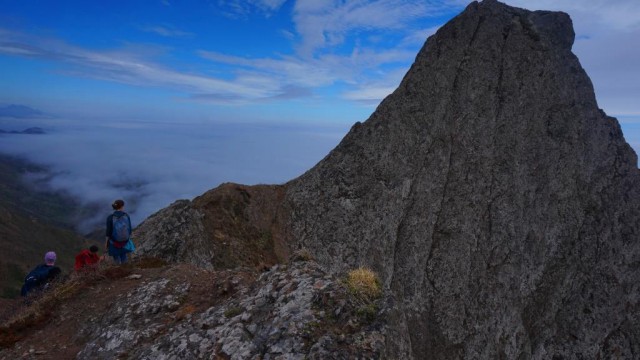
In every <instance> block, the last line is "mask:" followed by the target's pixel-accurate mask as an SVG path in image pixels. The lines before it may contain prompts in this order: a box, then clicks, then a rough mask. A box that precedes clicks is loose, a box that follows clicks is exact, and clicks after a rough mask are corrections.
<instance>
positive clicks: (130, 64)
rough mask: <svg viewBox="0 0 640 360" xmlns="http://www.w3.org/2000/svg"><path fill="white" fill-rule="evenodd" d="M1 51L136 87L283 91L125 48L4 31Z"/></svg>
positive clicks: (249, 94) (232, 95) (255, 95)
mask: <svg viewBox="0 0 640 360" xmlns="http://www.w3.org/2000/svg"><path fill="white" fill-rule="evenodd" d="M0 53H5V54H10V55H21V56H27V57H32V58H39V59H46V60H54V61H58V62H61V63H63V64H67V65H72V66H71V67H69V68H67V69H64V71H65V72H66V73H69V74H74V75H76V76H84V77H91V78H97V79H102V80H109V81H116V82H121V83H125V84H131V85H136V86H160V87H169V88H173V89H179V90H182V91H185V92H187V93H207V94H219V95H221V96H226V97H227V98H229V99H235V100H251V99H262V98H268V97H272V96H276V95H278V94H279V86H278V85H277V84H275V83H273V82H268V81H262V82H256V81H253V79H251V78H249V77H246V78H238V79H235V80H234V81H229V80H225V79H220V78H215V77H211V76H205V75H201V74H197V73H187V72H182V71H177V70H173V69H170V68H166V67H163V66H161V65H160V64H157V63H154V62H153V61H151V60H149V59H146V58H145V57H144V56H141V53H140V51H139V50H135V51H134V50H132V49H131V48H129V49H127V48H122V49H116V50H111V51H98V50H91V49H87V48H82V47H78V46H74V45H70V44H67V43H65V42H63V41H61V40H58V39H41V38H35V37H30V36H28V35H25V34H20V33H15V32H9V31H4V36H3V37H2V39H0Z"/></svg>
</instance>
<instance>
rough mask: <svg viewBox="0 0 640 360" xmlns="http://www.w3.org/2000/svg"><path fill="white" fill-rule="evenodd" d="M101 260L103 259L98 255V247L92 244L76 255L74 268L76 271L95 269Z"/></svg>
mask: <svg viewBox="0 0 640 360" xmlns="http://www.w3.org/2000/svg"><path fill="white" fill-rule="evenodd" d="M100 260H102V258H101V257H100V255H98V247H97V246H95V245H91V247H90V248H89V249H84V250H82V251H80V252H79V253H78V255H76V263H75V265H74V269H75V270H76V271H86V270H91V269H95V268H96V265H97V264H98V263H99V262H100Z"/></svg>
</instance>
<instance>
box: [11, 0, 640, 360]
mask: <svg viewBox="0 0 640 360" xmlns="http://www.w3.org/2000/svg"><path fill="white" fill-rule="evenodd" d="M574 37H575V34H574V32H573V29H572V24H571V20H570V18H569V17H568V15H567V14H565V13H560V12H548V11H534V12H532V11H528V10H524V9H519V8H514V7H510V6H508V5H505V4H502V3H500V2H497V1H495V0H485V1H483V2H482V3H477V2H474V3H471V4H470V5H469V6H467V8H466V9H465V10H464V11H463V12H462V13H461V14H460V15H458V16H457V17H455V18H454V19H452V20H451V21H450V22H448V23H447V24H445V25H444V26H443V27H442V28H441V29H439V30H438V31H437V32H436V34H434V35H432V36H431V37H429V39H427V42H426V43H425V46H424V47H423V48H422V50H421V51H420V52H419V53H418V55H417V56H416V61H415V63H414V64H413V65H412V67H411V68H410V70H409V71H408V73H407V75H406V76H405V77H404V79H403V80H402V82H401V84H400V85H399V87H398V88H397V89H396V90H395V91H394V92H393V93H392V94H391V95H389V96H388V97H387V98H385V99H384V100H383V102H382V103H381V104H380V105H379V106H378V107H377V109H376V110H375V112H374V113H373V114H372V115H371V117H370V118H369V119H368V120H367V121H365V122H363V123H356V124H355V125H354V126H353V127H352V128H351V130H350V131H349V133H348V134H347V135H346V136H345V138H344V139H343V140H342V141H341V143H340V144H339V145H338V146H337V147H336V148H335V149H334V150H332V151H331V152H330V153H329V154H328V155H327V156H326V157H325V158H324V159H323V160H322V161H320V162H319V163H318V164H317V165H316V166H314V167H313V168H312V169H310V170H309V171H307V172H306V173H305V174H303V175H301V176H300V177H298V178H296V179H293V180H291V181H289V182H287V183H286V184H283V185H259V186H244V185H239V184H223V185H222V186H220V187H218V188H216V189H213V190H210V191H208V192H206V193H205V194H203V195H201V196H200V197H197V198H195V199H194V200H192V201H189V200H181V201H177V202H175V203H174V204H172V205H171V206H169V207H167V208H165V209H163V210H161V211H159V212H158V213H156V214H154V215H152V216H150V217H149V218H148V219H147V220H145V221H144V222H143V223H142V224H140V226H138V228H136V230H135V231H134V238H135V239H136V241H137V244H138V247H139V251H140V255H142V256H154V257H158V258H161V259H162V261H166V262H168V263H170V265H168V266H169V268H163V269H162V270H160V271H168V274H171V275H167V277H168V278H167V279H162V278H151V279H147V278H143V279H144V280H143V282H142V284H140V285H139V286H137V287H135V288H132V289H133V292H132V293H130V294H129V295H125V294H124V293H121V296H120V297H119V299H121V300H122V301H123V304H122V306H119V305H118V306H116V305H114V306H112V307H109V309H110V310H109V311H106V312H105V311H100V312H96V313H95V318H94V319H93V321H92V322H95V323H97V324H98V325H96V326H92V325H91V324H88V325H87V327H86V328H84V329H83V330H82V331H81V333H82V334H83V335H76V337H75V338H76V339H80V340H78V341H79V342H80V343H81V346H82V350H80V352H79V353H78V355H77V356H78V357H79V358H95V357H96V356H98V357H100V356H104V357H105V358H109V357H113V356H115V355H117V356H125V355H127V354H128V353H129V352H130V353H131V355H132V357H138V358H147V357H151V356H153V357H157V358H160V357H164V358H169V357H171V356H182V357H192V358H206V357H210V358H231V359H240V358H262V357H265V358H266V357H267V356H268V357H278V356H280V357H283V358H284V357H287V358H305V357H309V358H340V357H341V356H342V357H344V358H358V349H361V350H362V351H373V352H369V353H367V354H370V356H371V357H372V358H390V359H397V358H402V359H424V358H429V359H466V358H470V359H478V358H498V359H546V358H554V359H583V358H616V357H617V358H635V357H637V354H640V286H638V284H639V283H640V262H639V261H638V260H637V259H638V258H640V242H639V241H638V229H640V172H639V170H638V168H637V156H636V154H635V153H634V152H633V150H632V149H631V148H630V146H629V145H628V144H627V143H626V142H625V140H624V137H623V135H622V132H621V130H620V127H619V125H618V123H617V120H616V119H615V118H612V117H609V116H607V115H606V114H605V113H604V112H603V111H602V110H601V109H599V108H598V106H597V103H596V99H595V94H594V90H593V86H592V84H591V81H590V80H589V78H588V76H587V75H586V73H585V72H584V70H583V69H582V67H581V65H580V63H579V61H578V59H577V57H576V56H575V55H574V54H573V53H572V52H571V46H572V43H573V40H574ZM298 251H299V252H301V253H306V254H308V255H307V256H304V257H303V258H304V260H303V261H297V260H296V257H295V256H293V257H291V256H290V255H292V254H296V253H297V252H298ZM287 257H289V258H290V259H291V260H290V261H289V262H288V263H286V265H285V261H286V260H285V259H286V258H287ZM311 258H315V260H311ZM143 261H144V260H143ZM174 263H177V264H178V265H176V264H174ZM184 263H187V264H193V265H195V266H197V267H199V268H204V269H206V270H201V271H207V272H212V273H213V274H228V273H230V272H231V273H233V272H236V271H243V272H245V271H246V272H247V274H250V275H249V276H255V278H256V279H257V281H256V282H253V283H252V282H251V281H249V282H247V283H246V284H245V285H247V286H243V285H242V281H240V280H238V281H236V282H235V284H234V281H233V280H231V281H230V282H226V281H220V282H218V279H219V277H217V276H214V275H212V276H211V278H212V282H213V283H208V282H207V278H206V276H204V275H203V276H204V277H203V278H200V277H199V276H197V275H195V273H191V272H185V273H184V274H180V273H179V272H178V273H176V274H174V273H171V271H172V270H171V269H176V266H177V267H180V266H187V267H188V266H192V265H185V264H184ZM132 266H135V265H132ZM358 267H369V268H371V269H373V270H374V272H375V273H376V274H377V275H378V277H379V280H380V284H381V286H382V290H383V292H384V294H383V296H382V297H381V298H380V299H378V300H376V302H375V303H373V304H354V303H353V302H351V303H350V302H349V300H347V298H346V297H345V296H346V295H344V294H345V293H344V288H343V287H340V286H338V285H339V284H340V283H341V280H340V278H341V277H342V276H343V275H344V274H345V273H346V272H347V271H349V270H351V269H354V268H358ZM120 269H126V267H125V268H120ZM263 270H264V273H262V275H258V274H260V273H261V272H262V271H263ZM311 274H313V275H311ZM310 275H311V276H310ZM169 278H171V279H175V278H180V280H179V281H174V282H171V281H170V279H169ZM198 281H204V283H207V284H208V285H207V286H217V287H218V289H222V290H223V289H224V288H228V289H235V290H237V291H238V292H237V293H236V294H237V296H238V297H235V298H233V299H230V298H227V300H228V302H224V306H225V307H220V306H219V304H218V305H216V304H211V303H209V306H210V307H209V308H208V309H207V310H204V311H202V309H201V308H199V307H188V305H190V301H186V302H180V301H179V299H185V296H186V298H188V297H189V296H190V295H192V294H193V293H191V292H190V291H191V290H189V289H190V288H189V286H190V284H192V283H197V282H198ZM234 286H235V288H234ZM99 289H102V290H104V288H102V287H99ZM325 289H326V290H328V291H327V292H325V291H324V290H325ZM209 293H210V294H214V295H213V298H215V296H217V295H218V294H219V293H216V292H214V291H211V292H209ZM145 299H147V300H149V302H150V303H149V304H148V305H149V306H147V302H146V301H145ZM206 299H207V301H215V299H212V298H211V297H207V298H206ZM225 301H226V300H225ZM176 304H177V305H176ZM342 304H351V305H355V306H352V307H351V308H350V309H349V310H348V311H347V313H348V314H349V316H348V317H342V316H341V315H340V314H341V311H342V309H345V307H344V305H342ZM63 306H64V304H63ZM225 309H226V310H225ZM363 313H364V314H365V317H364V318H367V315H366V314H369V316H371V318H372V319H373V322H368V321H363V319H364V318H361V317H359V315H358V314H360V315H362V314H363ZM276 318H277V319H278V324H282V326H280V325H279V326H278V328H272V327H270V326H271V325H270V324H271V320H273V319H276ZM304 318H307V319H313V321H311V322H310V324H312V325H309V326H305V325H300V326H299V324H302V322H299V321H298V320H300V319H304ZM336 318H338V319H340V321H339V322H338V323H336V322H334V321H335V319H336ZM142 319H148V320H149V322H150V324H152V325H150V326H148V327H146V328H144V329H142V328H140V327H136V326H137V325H135V324H139V323H138V322H136V321H134V320H142ZM167 319H178V320H179V321H176V322H175V323H171V322H170V321H168V320H167ZM281 320H282V322H281ZM288 320H291V321H290V322H288V323H287V321H288ZM161 324H169V325H167V327H162V325H161ZM313 324H319V325H318V326H319V327H318V328H316V329H317V331H312V330H313V327H314V326H316V325H313ZM336 325H337V326H336ZM105 326H107V327H108V328H107V329H105ZM157 326H160V327H157ZM112 329H116V330H117V329H124V330H123V331H111V330H112ZM258 329H259V331H256V330H258ZM87 334H88V335H87ZM256 334H258V335H256ZM284 334H286V335H284ZM352 335H355V336H354V337H352ZM303 339H306V340H303ZM24 343H25V344H27V343H29V340H28V339H27V340H25V342H24ZM17 346H22V345H21V343H18V344H17ZM120 346H122V347H123V348H119V347H120ZM359 347H360V348H359ZM347 348H348V349H349V351H348V352H346V353H341V352H340V351H341V350H344V349H347ZM14 349H15V348H14ZM202 349H204V350H206V351H204V352H203V351H202ZM10 351H14V352H9V351H7V352H5V353H2V352H0V356H2V355H5V354H13V353H16V352H15V350H10ZM118 351H121V352H120V353H118Z"/></svg>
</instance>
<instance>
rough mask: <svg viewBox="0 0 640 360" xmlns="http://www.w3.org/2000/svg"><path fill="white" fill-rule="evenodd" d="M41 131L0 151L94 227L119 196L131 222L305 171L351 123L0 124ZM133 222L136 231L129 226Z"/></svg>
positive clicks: (5, 141)
mask: <svg viewBox="0 0 640 360" xmlns="http://www.w3.org/2000/svg"><path fill="white" fill-rule="evenodd" d="M31 126H39V127H42V128H44V129H45V131H46V132H47V133H46V134H44V135H19V134H3V135H0V153H4V154H8V155H12V156H18V157H21V158H23V159H26V160H28V161H30V162H33V163H35V164H39V165H42V166H44V167H46V168H47V169H48V173H47V174H42V173H40V174H28V175H27V178H26V180H28V181H30V182H31V183H32V184H38V186H39V187H40V188H39V189H34V190H38V191H51V192H64V193H66V194H68V195H71V196H72V197H73V198H75V199H76V200H77V201H79V202H80V203H81V204H82V205H84V206H87V207H90V208H96V209H99V210H97V211H96V212H95V213H92V214H88V215H87V216H85V217H83V218H82V219H80V220H79V221H78V224H77V226H78V230H79V231H82V232H84V231H89V230H92V229H95V228H96V227H97V226H100V225H101V224H102V222H103V221H104V218H105V217H106V216H107V215H108V214H109V213H110V211H111V208H110V204H111V203H112V202H113V200H115V199H119V198H122V199H124V200H125V201H126V202H127V211H128V212H129V213H130V214H131V217H132V221H133V222H134V223H135V224H139V223H140V222H141V221H142V220H144V219H145V218H146V217H147V216H149V215H151V214H152V213H154V212H155V211H157V210H159V209H162V208H164V207H166V206H168V205H169V204H171V203H172V202H174V201H176V200H178V199H192V198H193V197H195V196H198V195H200V194H202V193H204V192H205V191H207V190H209V189H212V188H214V187H216V186H218V185H219V184H221V183H224V182H236V183H241V184H248V185H252V184H280V183H284V182H286V181H288V180H291V179H293V178H295V177H297V176H299V175H301V174H302V173H304V171H306V170H308V169H310V168H311V167H312V166H313V165H315V164H316V163H317V162H318V161H320V160H321V159H322V158H323V157H324V156H325V155H326V154H328V152H329V151H330V150H331V149H332V148H334V147H335V146H336V145H337V144H338V143H339V141H340V140H341V139H342V137H343V136H344V135H345V134H346V132H347V131H348V128H349V125H346V124H341V125H335V124H334V125H318V124H314V125H308V126H305V125H293V124H256V123H199V124H198V123H160V122H158V123H156V122H141V121H138V122H131V121H105V122H101V123H98V124H96V123H91V124H85V123H83V122H81V121H70V120H62V119H55V120H54V119H35V120H25V119H20V121H17V120H16V119H4V120H3V119H0V129H3V130H24V129H25V128H27V127H31ZM135 224H134V226H135Z"/></svg>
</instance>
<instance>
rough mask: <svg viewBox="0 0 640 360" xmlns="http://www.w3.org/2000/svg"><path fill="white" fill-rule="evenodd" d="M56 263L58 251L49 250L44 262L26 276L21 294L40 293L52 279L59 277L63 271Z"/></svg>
mask: <svg viewBox="0 0 640 360" xmlns="http://www.w3.org/2000/svg"><path fill="white" fill-rule="evenodd" d="M55 265H56V253H55V252H53V251H49V252H47V253H46V254H45V255H44V264H40V265H38V266H36V267H35V268H34V269H33V270H31V272H29V274H28V275H27V276H26V277H25V278H24V285H22V290H21V291H20V295H22V296H27V295H29V294H34V293H40V292H41V291H43V290H45V289H46V288H47V287H48V286H49V283H51V281H53V280H54V279H55V278H57V277H58V276H59V275H60V273H61V272H62V271H61V270H60V268H59V267H57V266H55Z"/></svg>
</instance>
